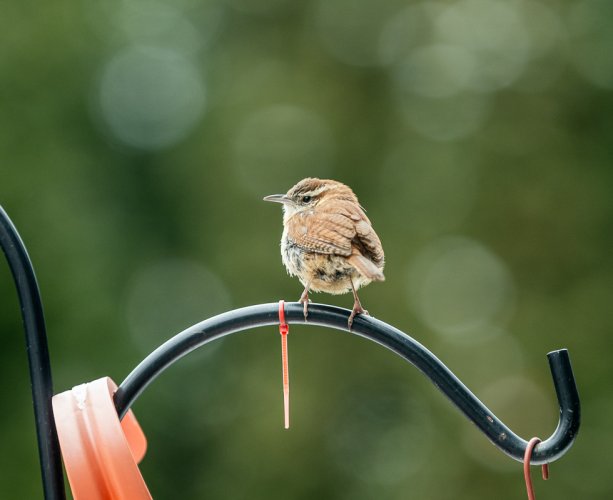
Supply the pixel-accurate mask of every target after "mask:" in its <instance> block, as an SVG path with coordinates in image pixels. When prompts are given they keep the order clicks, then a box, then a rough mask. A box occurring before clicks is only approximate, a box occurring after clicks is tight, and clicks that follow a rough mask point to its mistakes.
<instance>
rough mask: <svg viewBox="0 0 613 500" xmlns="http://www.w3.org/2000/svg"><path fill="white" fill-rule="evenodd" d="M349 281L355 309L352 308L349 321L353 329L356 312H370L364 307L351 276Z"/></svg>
mask: <svg viewBox="0 0 613 500" xmlns="http://www.w3.org/2000/svg"><path fill="white" fill-rule="evenodd" d="M349 282H350V283H351V291H352V292H353V309H352V310H351V314H350V315H349V321H348V326H349V329H350V330H351V325H353V318H355V316H356V314H368V311H367V310H366V309H364V308H363V307H362V303H361V302H360V299H359V297H358V292H356V290H355V287H354V286H353V280H352V279H351V278H349Z"/></svg>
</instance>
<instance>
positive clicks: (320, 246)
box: [287, 212, 356, 256]
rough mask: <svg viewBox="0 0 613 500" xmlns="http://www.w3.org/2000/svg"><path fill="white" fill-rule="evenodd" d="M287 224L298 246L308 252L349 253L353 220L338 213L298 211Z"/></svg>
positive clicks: (354, 231)
mask: <svg viewBox="0 0 613 500" xmlns="http://www.w3.org/2000/svg"><path fill="white" fill-rule="evenodd" d="M287 224H288V233H289V234H290V235H291V238H292V240H293V241H294V242H295V243H296V245H298V246H299V247H301V248H303V249H304V250H307V251H310V252H317V253H323V254H334V255H345V256H349V255H351V240H352V239H353V238H354V237H355V234H356V230H355V227H354V224H355V223H354V222H353V221H352V220H351V219H349V218H348V217H346V216H345V215H342V214H339V213H326V212H317V213H315V214H310V213H298V214H296V215H295V216H293V217H292V218H291V219H289V221H287Z"/></svg>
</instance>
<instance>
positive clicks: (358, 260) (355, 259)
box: [348, 253, 385, 281]
mask: <svg viewBox="0 0 613 500" xmlns="http://www.w3.org/2000/svg"><path fill="white" fill-rule="evenodd" d="M348 260H349V263H350V264H351V265H352V266H353V267H355V268H356V269H357V270H358V271H359V272H360V274H362V275H363V276H365V277H366V278H368V279H369V280H372V281H385V276H383V271H382V270H381V269H379V268H378V267H377V266H376V265H375V264H374V262H372V261H371V260H368V259H367V258H366V257H364V256H363V255H362V254H359V253H354V254H352V255H351V256H350V257H349V259H348Z"/></svg>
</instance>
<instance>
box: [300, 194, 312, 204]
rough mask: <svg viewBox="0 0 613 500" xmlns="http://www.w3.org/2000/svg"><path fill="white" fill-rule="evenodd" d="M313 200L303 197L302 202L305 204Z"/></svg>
mask: <svg viewBox="0 0 613 500" xmlns="http://www.w3.org/2000/svg"><path fill="white" fill-rule="evenodd" d="M312 199H313V198H312V197H311V196H303V197H302V202H303V203H308V202H309V201H311V200H312Z"/></svg>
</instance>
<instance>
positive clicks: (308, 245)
mask: <svg viewBox="0 0 613 500" xmlns="http://www.w3.org/2000/svg"><path fill="white" fill-rule="evenodd" d="M264 200H266V201H274V202H278V203H282V204H283V236H282V237H281V258H282V260H283V264H284V265H285V267H286V268H287V272H288V273H289V275H290V276H298V279H299V280H300V282H301V283H302V284H303V285H304V292H303V293H302V295H301V296H300V303H302V304H303V305H304V317H305V318H306V317H307V314H308V302H309V291H313V292H328V293H331V294H334V295H337V294H341V293H347V292H349V291H351V292H353V298H354V304H353V310H352V311H351V315H350V316H349V328H351V325H352V323H353V318H354V317H355V315H356V314H362V313H363V314H368V311H366V310H365V309H363V308H362V304H361V303H360V299H359V298H358V294H357V289H358V288H360V287H361V286H365V285H368V284H369V283H370V282H371V281H384V280H385V277H384V276H383V265H384V255H383V247H382V246H381V241H380V240H379V237H378V236H377V233H375V230H374V229H373V228H372V225H371V224H370V220H368V217H366V214H365V213H364V209H363V208H362V207H361V206H360V203H359V202H358V198H357V197H356V195H355V194H354V193H353V191H352V190H351V188H350V187H349V186H346V185H345V184H343V183H341V182H338V181H333V180H330V179H316V178H310V177H309V178H306V179H303V180H301V181H300V182H299V183H298V184H296V185H295V186H294V187H292V188H291V189H290V190H289V191H288V192H287V193H286V194H273V195H270V196H266V197H265V198H264Z"/></svg>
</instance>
